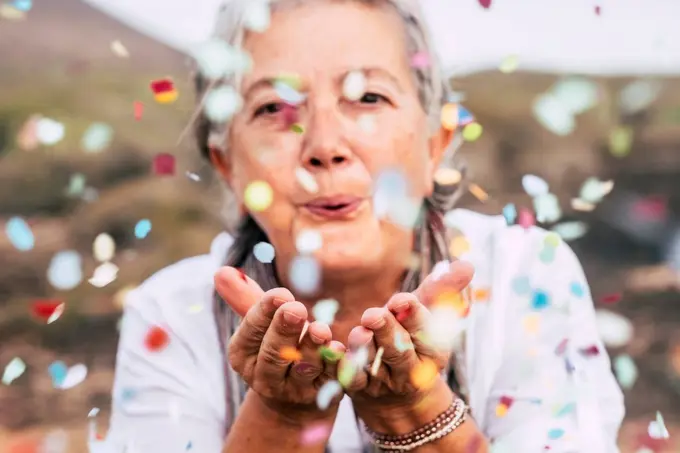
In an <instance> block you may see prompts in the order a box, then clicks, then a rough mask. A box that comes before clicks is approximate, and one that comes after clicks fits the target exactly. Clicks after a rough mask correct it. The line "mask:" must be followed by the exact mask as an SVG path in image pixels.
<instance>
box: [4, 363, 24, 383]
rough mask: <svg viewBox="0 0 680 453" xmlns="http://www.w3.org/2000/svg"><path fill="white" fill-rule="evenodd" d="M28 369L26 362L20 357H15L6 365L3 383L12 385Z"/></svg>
mask: <svg viewBox="0 0 680 453" xmlns="http://www.w3.org/2000/svg"><path fill="white" fill-rule="evenodd" d="M24 371H26V364H25V363H24V361H23V360H21V359H20V358H19V357H15V358H13V359H12V360H10V362H9V363H8V364H7V366H5V371H4V372H3V373H2V383H3V384H5V385H10V384H11V383H12V382H14V381H15V380H16V379H18V378H19V376H21V375H22V374H24Z"/></svg>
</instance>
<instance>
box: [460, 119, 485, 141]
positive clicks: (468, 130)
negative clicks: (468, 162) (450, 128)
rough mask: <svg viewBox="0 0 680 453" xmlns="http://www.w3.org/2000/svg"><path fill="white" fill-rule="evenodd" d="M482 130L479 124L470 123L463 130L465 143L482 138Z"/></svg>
mask: <svg viewBox="0 0 680 453" xmlns="http://www.w3.org/2000/svg"><path fill="white" fill-rule="evenodd" d="M482 132H484V128H483V127H482V125H481V124H479V123H470V124H468V125H467V126H465V127H464V128H463V139H465V141H466V142H474V141H476V140H477V139H479V137H481V136H482Z"/></svg>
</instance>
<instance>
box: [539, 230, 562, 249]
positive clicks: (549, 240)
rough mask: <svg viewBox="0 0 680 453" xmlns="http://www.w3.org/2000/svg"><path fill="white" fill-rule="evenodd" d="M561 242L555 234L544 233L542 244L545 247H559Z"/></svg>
mask: <svg viewBox="0 0 680 453" xmlns="http://www.w3.org/2000/svg"><path fill="white" fill-rule="evenodd" d="M561 241H562V239H561V238H560V235H559V234H557V233H546V235H545V237H544V238H543V244H545V246H546V247H553V248H555V247H557V246H559V245H560V242H561Z"/></svg>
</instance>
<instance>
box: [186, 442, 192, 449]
mask: <svg viewBox="0 0 680 453" xmlns="http://www.w3.org/2000/svg"><path fill="white" fill-rule="evenodd" d="M191 447H193V444H192V443H191V441H189V443H188V444H187V447H186V449H185V450H187V451H188V450H191Z"/></svg>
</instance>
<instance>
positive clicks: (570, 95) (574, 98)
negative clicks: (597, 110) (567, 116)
mask: <svg viewBox="0 0 680 453" xmlns="http://www.w3.org/2000/svg"><path fill="white" fill-rule="evenodd" d="M551 93H552V95H553V96H554V97H555V99H557V101H558V102H559V103H560V104H561V105H562V107H563V108H564V109H566V110H567V111H568V112H570V113H571V114H572V115H579V114H581V113H583V112H585V111H587V110H589V109H591V108H593V107H594V106H595V105H596V104H597V101H598V90H597V85H595V84H594V83H593V82H591V81H590V80H588V79H586V78H583V77H566V78H563V79H562V80H560V81H559V82H557V83H556V84H555V86H554V87H553V88H552V90H551Z"/></svg>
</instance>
